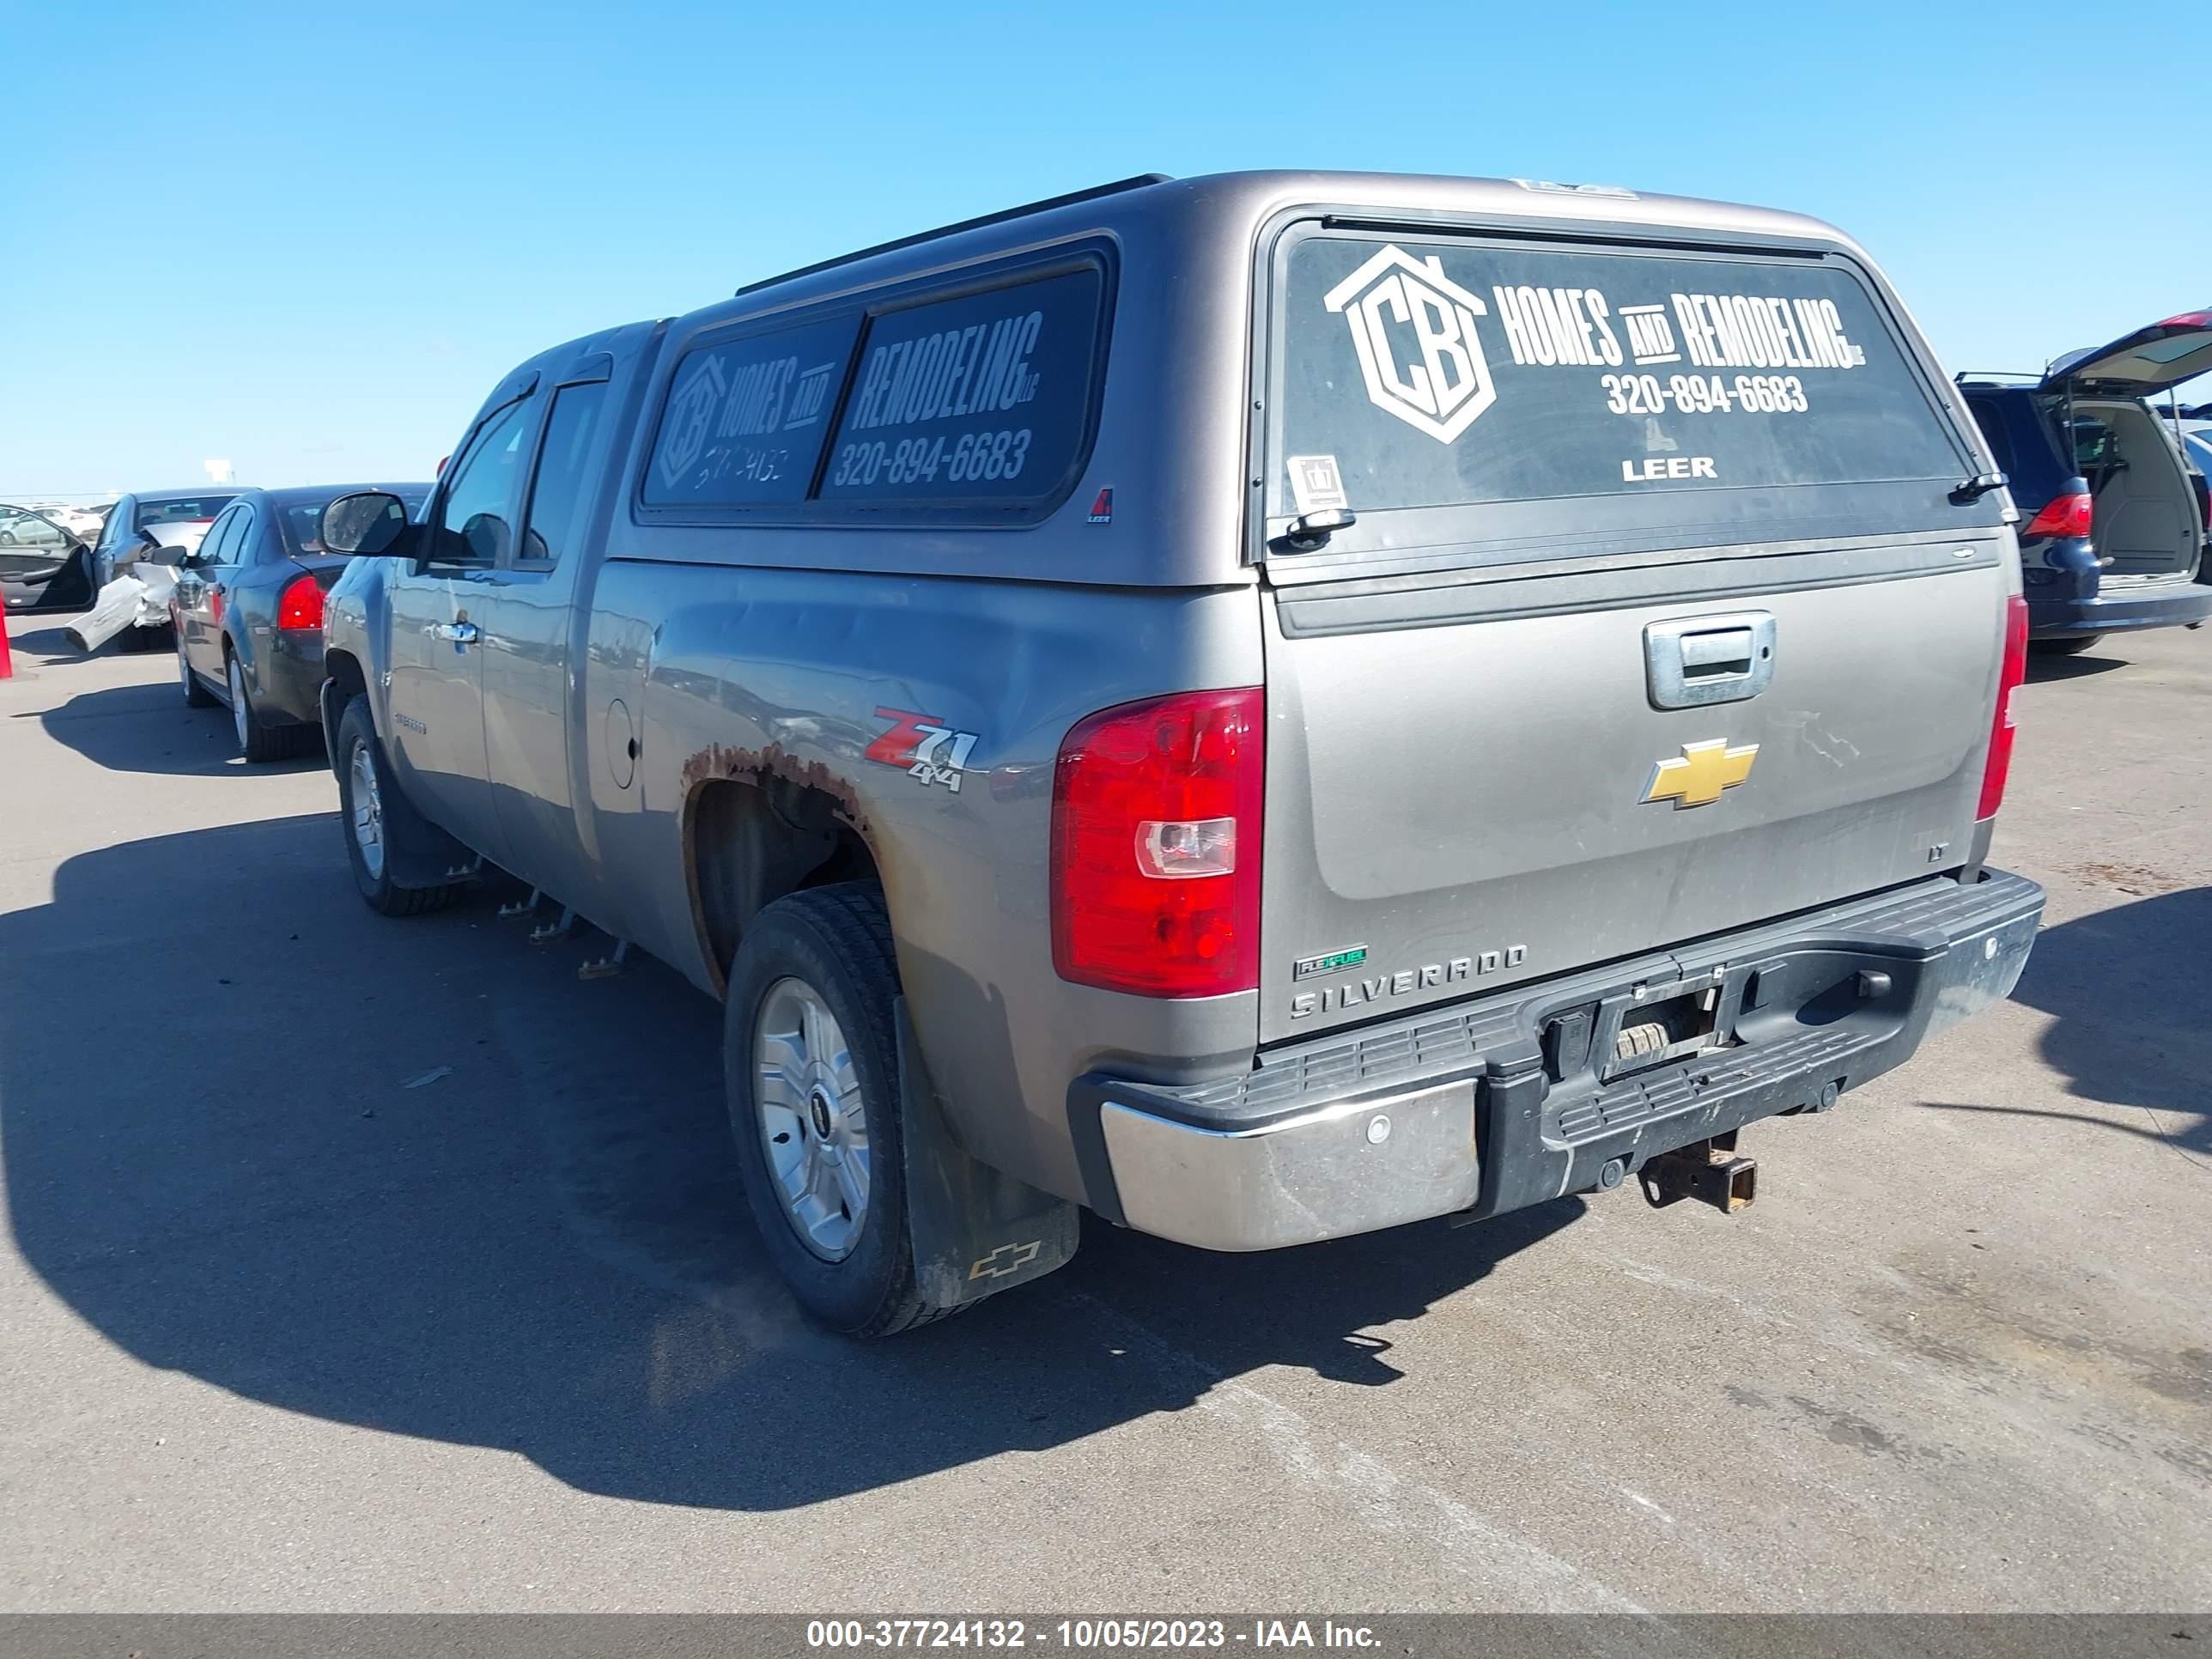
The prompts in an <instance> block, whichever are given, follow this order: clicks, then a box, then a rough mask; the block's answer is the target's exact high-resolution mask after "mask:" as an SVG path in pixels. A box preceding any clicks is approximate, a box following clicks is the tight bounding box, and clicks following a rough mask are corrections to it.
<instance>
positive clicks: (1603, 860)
mask: <svg viewBox="0 0 2212 1659" xmlns="http://www.w3.org/2000/svg"><path fill="white" fill-rule="evenodd" d="M1932 551H1935V552H1936V553H1937V554H1938V556H1941V557H1942V559H1943V560H1944V561H1945V562H1947V563H1948V562H1950V560H1951V559H1952V557H1953V556H1954V554H1955V553H1956V552H1957V551H1958V548H1957V546H1956V545H1955V544H1950V543H1947V544H1944V545H1943V546H1942V547H1941V548H1940V549H1934V550H1932ZM1996 553H1997V548H1996V545H1995V544H1984V549H1983V550H1982V551H1980V552H1979V553H1978V555H1977V561H1976V562H1974V563H1973V564H1972V565H1971V566H1968V567H1967V568H1948V569H1942V570H1940V571H1938V572H1936V574H1927V575H1923V576H1919V577H1917V578H1911V579H1907V580H1899V579H1897V578H1895V577H1889V578H1885V579H1882V580H1874V581H1863V582H1853V583H1846V584H1842V585H1837V586H1819V587H1814V588H1811V589H1809V590H1804V591H1798V592H1772V593H1760V594H1757V595H1753V596H1751V597H1742V596H1740V595H1739V596H1729V597H1726V598H1716V599H1710V600H1704V601H1699V602H1696V603H1692V604H1683V603H1680V602H1676V603H1673V604H1668V605H1620V606H1614V607H1605V608H1599V609H1594V610H1584V611H1571V612H1568V613H1566V614H1541V613H1540V614H1534V615H1529V614H1508V615H1491V616H1478V617H1472V618H1468V619H1466V620H1454V621H1449V622H1440V623H1431V624H1428V625H1425V626H1418V627H1405V626H1401V625H1393V626H1390V627H1388V628H1384V629H1376V628H1374V627H1372V626H1370V625H1368V622H1369V619H1370V618H1371V617H1373V615H1374V614H1375V612H1376V610H1377V609H1378V607H1377V605H1376V603H1375V601H1374V599H1372V598H1371V597H1369V598H1359V597H1353V598H1349V599H1342V598H1332V597H1331V595H1330V593H1329V591H1328V589H1326V588H1320V589H1316V590H1311V591H1302V592H1298V593H1295V594H1279V595H1277V596H1276V602H1275V604H1274V605H1273V606H1272V607H1271V614H1272V617H1273V626H1272V627H1271V628H1270V629H1269V632H1268V638H1267V696H1268V730H1267V829H1266V836H1267V854H1266V858H1265V860H1264V862H1263V865H1262V868H1263V870H1264V871H1265V876H1264V890H1263V897H1262V905H1263V915H1262V919H1261V937H1262V939H1265V940H1266V941H1267V943H1266V948H1265V957H1264V962H1263V965H1262V969H1261V1008H1262V1013H1261V1024H1262V1041H1267V1042H1273V1041H1277V1040H1279V1039H1281V1038H1283V1037H1285V1036H1292V1035H1297V1034H1300V1033H1304V1032H1306V1031H1312V1030H1323V1029H1326V1028H1327V1027H1328V1026H1330V1025H1332V1024H1342V1023H1346V1022H1348V1021H1352V1020H1358V1019H1369V1018H1377V1017H1379V1016H1382V1015H1385V1014H1390V1013H1397V1012H1403V1011H1404V1010H1406V1009H1407V1008H1409V1007H1413V1006H1418V1005H1419V1004H1420V1003H1422V1002H1424V1001H1431V1000H1449V999H1450V998H1452V997H1455V996H1465V995H1468V994H1470V993H1472V992H1474V991H1475V990H1477V989H1487V988H1490V987H1494V986H1501V985H1506V984H1510V983H1511V982H1512V981H1515V980H1517V979H1522V978H1529V977H1536V976H1542V975H1553V974H1559V973H1563V972H1565V971H1566V970H1568V969H1573V968H1577V967H1580V966H1583V964H1585V963H1595V962H1601V961H1605V960H1607V959H1608V958H1610V957H1621V956H1627V955H1630V954H1632V953H1634V952H1636V951H1644V950H1649V949H1651V948H1654V947H1656V946H1659V945H1668V944H1671V943H1674V942H1675V941H1678V940H1681V939H1691V938H1694V937H1697V936H1698V935H1700V934H1705V933H1715V932H1718V931H1720V930H1722V929H1724V928H1730V927H1740V926H1742V925H1744V924H1747V923H1749V922H1753V921H1759V920H1761V919H1763V918H1765V917H1769V916H1775V915H1783V914H1785V913H1787V912H1789V911H1791V910H1798V909H1804V908H1810V907H1812V906H1814V905H1818V904H1822V903H1825V902H1828V901H1831V900H1833V899H1836V898H1839V897H1844V896H1850V895H1854V894H1858V893H1863V892H1868V891H1870V890H1874V889H1876V888H1879V887H1883V886H1887V885H1888V884H1892V883H1895V882H1901V881H1908V880H1911V879H1912V878H1916V877H1918V876H1923V875H1926V874H1927V873H1929V872H1930V871H1931V870H1936V869H1943V868H1949V867H1953V866H1956V865H1958V864H1959V863H1960V861H1961V860H1963V859H1964V857H1965V851H1966V844H1967V839H1968V837H1969V836H1970V834H1971V832H1972V814H1973V810H1974V805H1975V800H1976V796H1977V793H1978V789H1979V787H1980V781H1981V768H1980V760H1981V756H1982V751H1983V749H1984V745H1985V744H1986V742H1987V740H1988V738H1989V723H1990V701H1991V699H1992V697H1993V696H1995V694H1996V670H1997V666H1998V647H1999V642H2000V641H1999V632H1998V625H1999V620H2000V619H2001V618H2002V616H2003V611H2004V594H2005V590H2006V581H2005V572H2004V569H2003V567H2002V563H2001V562H2000V561H1999V559H1998V558H1997V556H1996ZM1518 597H1519V598H1520V599H1521V600H1522V602H1524V603H1525V602H1526V601H1527V600H1528V599H1531V598H1533V597H1534V595H1529V594H1525V593H1524V594H1522V595H1519V596H1518ZM1424 598H1425V599H1427V600H1428V602H1429V603H1430V604H1431V605H1437V604H1440V603H1442V602H1443V601H1444V600H1445V599H1447V598H1449V599H1451V600H1455V601H1456V602H1457V603H1458V605H1460V607H1461V608H1462V610H1464V609H1465V608H1466V607H1467V605H1468V600H1467V597H1466V596H1465V595H1463V594H1458V593H1454V592H1451V591H1450V590H1445V591H1444V592H1443V593H1439V592H1437V591H1435V590H1430V591H1429V592H1427V593H1425V595H1424ZM1497 602H1498V599H1497V598H1495V597H1493V599H1492V603H1497ZM1388 608H1389V610H1391V611H1395V612H1398V613H1399V614H1402V612H1403V611H1404V609H1405V601H1404V600H1403V599H1402V598H1401V599H1398V600H1397V601H1396V602H1395V603H1394V604H1393V605H1390V606H1389V607H1388ZM1747 634H1748V635H1752V636H1753V637H1758V636H1761V635H1764V636H1765V638H1766V639H1768V640H1770V641H1771V644H1770V645H1768V646H1767V647H1765V648H1768V649H1771V652H1772V656H1771V659H1770V661H1771V671H1772V678H1771V680H1770V681H1769V682H1768V683H1767V684H1766V687H1765V690H1762V691H1760V692H1759V694H1758V695H1757V696H1753V697H1751V698H1748V699H1747V700H1743V701H1740V702H1729V703H1717V704H1705V705H1693V706H1691V707H1687V708H1655V707H1653V706H1652V702H1651V700H1650V684H1649V682H1650V678H1651V672H1652V667H1651V665H1652V660H1653V655H1652V653H1654V652H1656V653H1660V659H1661V660H1662V661H1663V660H1664V658H1665V653H1668V652H1672V653H1674V655H1675V659H1676V660H1677V661H1679V660H1680V655H1681V653H1682V651H1683V647H1684V646H1685V645H1686V646H1687V647H1689V654H1691V655H1692V656H1696V655H1700V654H1704V653H1705V647H1704V644H1703V642H1704V641H1715V642H1717V643H1716V646H1715V647H1714V648H1715V649H1718V650H1735V649H1736V648H1737V647H1736V641H1738V640H1740V639H1742V638H1743V637H1744V636H1745V635H1747ZM1756 648H1758V647H1754V649H1756ZM1699 666H1710V665H1693V669H1694V667H1699ZM1731 666H1732V664H1731V663H1730V662H1729V661H1728V660H1725V659H1723V661H1722V662H1721V663H1720V664H1719V667H1718V669H1717V671H1718V672H1726V671H1728V670H1729V668H1730V667H1731ZM1694 678H1695V675H1694V672H1693V680H1694ZM1346 958H1350V960H1348V961H1347V960H1346Z"/></svg>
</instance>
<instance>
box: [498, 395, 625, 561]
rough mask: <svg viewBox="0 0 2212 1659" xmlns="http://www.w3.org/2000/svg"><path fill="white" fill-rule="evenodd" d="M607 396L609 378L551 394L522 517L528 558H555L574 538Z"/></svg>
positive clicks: (523, 549) (529, 559) (523, 553)
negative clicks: (600, 416) (526, 509)
mask: <svg viewBox="0 0 2212 1659" xmlns="http://www.w3.org/2000/svg"><path fill="white" fill-rule="evenodd" d="M606 400H607V383H606V382H605V380H592V381H587V382H585V383H583V384H580V385H577V386H562V388H561V389H560V390H559V391H557V392H555V393H554V394H553V410H552V412H551V413H550V415H548V416H546V417H545V441H544V443H543V444H541V445H540V446H539V447H538V476H537V477H536V478H535V479H534V480H533V481H532V483H531V486H530V511H529V513H528V514H527V515H526V518H525V520H524V522H523V532H522V550H521V554H520V557H521V559H522V560H523V561H524V562H526V563H533V564H557V563H559V562H560V560H561V557H562V555H563V554H565V553H566V552H567V551H568V549H569V547H570V545H571V544H573V543H574V541H575V539H576V536H577V532H578V529H579V525H578V522H577V520H578V515H579V513H580V511H581V510H582V507H583V505H584V501H585V499H586V496H587V495H589V493H590V492H589V491H588V489H586V480H587V474H586V467H587V465H589V463H590V460H591V457H592V441H593V440H594V439H595V438H596V437H597V436H598V434H599V411H600V410H601V408H602V407H603V406H604V405H605V403H606Z"/></svg>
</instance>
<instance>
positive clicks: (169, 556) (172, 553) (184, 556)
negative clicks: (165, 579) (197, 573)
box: [143, 547, 199, 570]
mask: <svg viewBox="0 0 2212 1659" xmlns="http://www.w3.org/2000/svg"><path fill="white" fill-rule="evenodd" d="M143 562H145V563H147V564H166V565H167V566H168V567H169V568H171V569H173V570H174V569H182V568H184V567H185V566H186V565H188V564H197V563H198V562H199V556H198V555H197V554H196V553H187V552H186V551H185V550H184V549H183V548H181V547H157V548H155V550H153V551H152V552H151V553H149V554H148V555H147V556H146V557H145V560H144V561H143Z"/></svg>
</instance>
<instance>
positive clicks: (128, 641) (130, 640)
mask: <svg viewBox="0 0 2212 1659" xmlns="http://www.w3.org/2000/svg"><path fill="white" fill-rule="evenodd" d="M153 638H154V630H153V629H150V628H140V627H138V626H137V625H136V624H133V625H132V626H131V627H129V628H126V629H124V630H123V631H122V632H121V633H120V634H118V635H116V636H115V648H116V649H117V650H118V651H128V652H131V653H134V654H135V653H138V652H141V651H143V650H145V649H146V648H147V647H149V645H151V644H152V643H153Z"/></svg>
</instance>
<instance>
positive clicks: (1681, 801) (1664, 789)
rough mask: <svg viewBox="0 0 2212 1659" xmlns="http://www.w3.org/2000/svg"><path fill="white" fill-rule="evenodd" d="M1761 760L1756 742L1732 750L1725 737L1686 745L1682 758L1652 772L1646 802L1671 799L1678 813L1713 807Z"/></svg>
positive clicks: (1747, 775) (1645, 793)
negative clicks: (1691, 807) (1683, 809)
mask: <svg viewBox="0 0 2212 1659" xmlns="http://www.w3.org/2000/svg"><path fill="white" fill-rule="evenodd" d="M1758 758H1759V745H1758V744H1755V743H1747V744H1744V745H1743V746H1742V747H1741V748H1740V749H1731V748H1729V743H1728V739H1727V738H1709V739H1708V740H1707V741H1705V742H1704V743H1686V744H1683V745H1682V752H1681V754H1680V756H1678V757H1673V758H1671V759H1668V760H1662V761H1661V762H1660V763H1659V764H1658V765H1657V766H1656V767H1654V768H1653V769H1652V770H1651V782H1650V785H1649V787H1646V788H1645V790H1644V799H1645V800H1647V801H1654V800H1671V801H1673V802H1674V805H1675V807H1676V808H1677V810H1679V809H1680V808H1682V807H1685V806H1710V805H1712V803H1713V802H1715V801H1717V800H1718V799H1720V798H1721V791H1723V789H1733V788H1735V787H1736V785H1738V784H1739V783H1741V782H1742V781H1744V780H1745V779H1746V778H1747V777H1749V776H1750V775H1751V766H1752V763H1753V761H1755V760H1757V759H1758Z"/></svg>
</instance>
